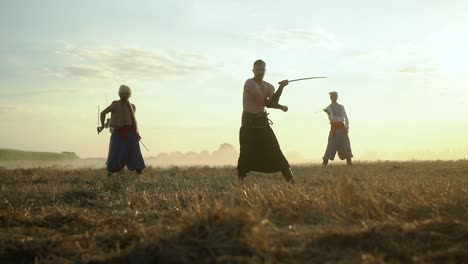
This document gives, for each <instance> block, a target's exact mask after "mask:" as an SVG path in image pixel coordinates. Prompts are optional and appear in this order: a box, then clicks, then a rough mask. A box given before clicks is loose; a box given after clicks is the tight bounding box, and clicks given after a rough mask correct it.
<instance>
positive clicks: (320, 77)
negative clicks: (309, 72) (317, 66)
mask: <svg viewBox="0 0 468 264" xmlns="http://www.w3.org/2000/svg"><path fill="white" fill-rule="evenodd" d="M325 78H327V77H322V76H319V77H307V78H300V79H294V80H288V82H298V81H304V80H312V79H325Z"/></svg>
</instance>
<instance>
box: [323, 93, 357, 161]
mask: <svg viewBox="0 0 468 264" xmlns="http://www.w3.org/2000/svg"><path fill="white" fill-rule="evenodd" d="M330 100H331V101H332V103H331V104H330V105H329V106H328V107H327V108H325V109H323V111H324V112H325V113H327V115H328V119H329V120H330V126H331V129H330V133H329V135H328V145H327V150H326V151H325V155H324V156H323V166H327V165H328V160H334V159H335V155H336V152H338V157H339V158H340V159H341V160H345V159H346V163H347V164H348V165H349V166H351V165H352V160H351V159H352V158H353V153H352V151H351V142H350V140H349V136H348V131H349V119H348V115H347V114H346V110H345V107H344V106H343V105H340V104H338V103H337V100H338V93H337V92H330Z"/></svg>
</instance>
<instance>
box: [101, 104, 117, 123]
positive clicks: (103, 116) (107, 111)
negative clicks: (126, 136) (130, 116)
mask: <svg viewBox="0 0 468 264" xmlns="http://www.w3.org/2000/svg"><path fill="white" fill-rule="evenodd" d="M113 105H114V103H112V104H111V105H109V106H108V107H107V108H106V109H104V110H102V112H101V116H100V120H101V128H103V127H104V123H105V122H106V115H107V114H108V113H110V112H112V108H113Z"/></svg>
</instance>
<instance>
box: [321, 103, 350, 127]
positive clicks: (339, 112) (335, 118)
mask: <svg viewBox="0 0 468 264" xmlns="http://www.w3.org/2000/svg"><path fill="white" fill-rule="evenodd" d="M326 109H327V111H328V119H330V123H335V122H345V125H346V128H348V129H349V119H348V115H347V114H346V110H345V108H344V106H343V105H340V104H338V103H337V104H330V105H329V106H328V107H327V108H326Z"/></svg>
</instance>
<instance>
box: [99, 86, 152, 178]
mask: <svg viewBox="0 0 468 264" xmlns="http://www.w3.org/2000/svg"><path fill="white" fill-rule="evenodd" d="M131 95H132V90H131V89H130V87H128V86H127V85H121V86H120V89H119V97H120V100H118V101H114V102H112V104H111V105H110V106H108V107H107V108H106V109H104V110H103V111H102V112H101V115H100V121H101V126H100V127H98V133H99V132H101V131H102V130H103V129H104V127H105V124H104V122H105V119H106V115H107V114H108V113H111V119H110V124H109V126H110V127H111V128H112V129H113V130H112V135H111V140H110V144H109V155H108V157H107V163H106V165H107V172H108V174H107V175H108V176H110V175H111V174H112V173H114V172H119V171H121V170H122V169H123V168H125V166H127V168H128V169H129V170H130V171H136V172H137V173H138V174H141V173H142V172H143V169H144V168H145V161H144V160H143V156H142V155H141V150H140V144H139V141H140V139H141V137H140V135H139V133H138V125H137V122H136V118H135V111H136V108H135V105H134V104H131V103H130V101H129V98H130V96H131Z"/></svg>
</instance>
